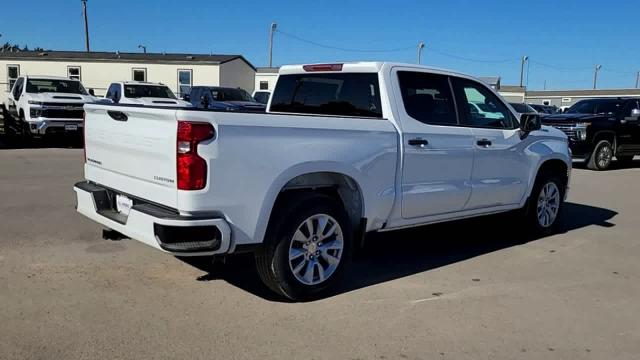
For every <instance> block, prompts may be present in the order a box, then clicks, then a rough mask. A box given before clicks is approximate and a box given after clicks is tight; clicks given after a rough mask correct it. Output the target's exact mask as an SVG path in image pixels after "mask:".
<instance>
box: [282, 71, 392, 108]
mask: <svg viewBox="0 0 640 360" xmlns="http://www.w3.org/2000/svg"><path fill="white" fill-rule="evenodd" d="M270 110H271V111H275V112H285V113H298V114H318V115H336V116H355V117H373V118H382V106H381V104H380V89H379V85H378V75H377V74H375V73H350V74H342V73H322V74H294V75H281V76H280V78H279V79H278V83H277V84H276V88H275V92H274V93H273V100H271V109H270Z"/></svg>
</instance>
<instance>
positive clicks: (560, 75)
mask: <svg viewBox="0 0 640 360" xmlns="http://www.w3.org/2000/svg"><path fill="white" fill-rule="evenodd" d="M634 3H635V4H634ZM88 5H89V17H90V19H89V24H90V31H91V43H92V50H99V51H115V50H119V51H123V52H125V51H126V52H136V51H139V50H138V48H137V45H138V44H144V45H146V46H147V47H148V51H150V52H162V51H165V52H192V53H210V52H213V53H220V54H242V55H244V56H245V57H246V58H247V59H249V61H251V62H252V63H253V64H254V65H256V66H265V65H266V64H267V61H268V58H267V48H268V31H269V24H270V23H271V22H272V21H275V22H277V23H278V27H279V29H280V30H281V31H282V32H283V33H276V37H275V46H274V63H275V64H276V65H281V64H290V63H307V62H326V61H347V60H391V61H402V62H415V61H416V47H417V44H418V43H419V42H420V41H424V42H425V43H426V49H425V51H424V53H423V63H424V64H427V65H432V66H437V67H444V68H449V69H454V70H459V71H463V72H467V73H470V74H473V75H477V76H483V75H499V76H502V78H503V84H517V83H518V82H519V76H520V60H519V59H520V57H521V56H522V55H528V56H529V57H530V58H531V62H530V64H529V69H528V75H529V76H528V85H529V88H532V89H542V88H543V87H544V84H545V81H546V87H547V89H561V88H590V87H592V83H593V73H594V70H593V68H594V66H595V65H596V64H602V65H603V68H602V71H601V72H600V80H599V87H601V88H613V87H634V86H635V73H636V72H637V71H640V27H639V26H638V6H637V5H638V4H637V3H636V2H634V1H628V0H627V1H608V2H602V1H594V0H582V1H575V0H574V1H560V0H557V1H550V0H539V1H527V2H525V1H518V0H512V1H498V0H484V1H465V0H447V1H427V0H423V1H398V0H396V1H379V0H369V1H349V0H340V1H335V0H324V1H305V0H299V1H277V0H272V1H260V2H253V1H203V0H202V1H201V0H191V1H183V2H178V1H168V0H135V1H132V0H129V1H126V0H108V1H107V0H89V4H88ZM3 13H4V14H5V15H3V16H2V17H1V20H0V34H2V38H0V42H5V41H10V42H16V43H19V44H21V45H24V44H28V45H29V46H31V47H33V46H41V47H44V48H47V49H53V50H82V49H83V47H84V38H83V23H82V17H81V3H80V0H64V1H62V0H56V1H51V0H26V1H9V2H7V3H6V4H4V5H3ZM6 14H12V16H6ZM285 34H290V35H295V36H297V37H299V38H303V39H306V40H308V41H311V42H315V43H318V44H323V45H327V46H333V47H338V48H344V49H351V50H366V51H340V50H334V49H327V48H323V47H319V46H315V45H312V44H310V43H307V42H303V41H299V40H297V39H294V38H292V37H290V36H287V35H285ZM394 49H403V50H397V51H387V50H394ZM369 50H375V51H369Z"/></svg>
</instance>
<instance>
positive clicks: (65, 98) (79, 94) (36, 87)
mask: <svg viewBox="0 0 640 360" xmlns="http://www.w3.org/2000/svg"><path fill="white" fill-rule="evenodd" d="M95 100H96V98H95V97H93V96H92V95H89V94H88V93H87V91H86V90H85V89H84V87H83V86H82V84H81V83H80V81H78V80H73V79H67V78H62V77H52V76H22V77H19V78H18V79H17V80H16V82H15V84H14V85H13V88H12V89H11V92H10V93H9V94H8V96H7V98H6V99H5V102H4V104H3V111H4V112H5V122H7V121H8V128H12V129H13V130H16V131H17V132H18V133H20V134H22V136H23V140H26V141H28V140H29V139H31V138H32V137H43V136H45V135H48V134H52V133H67V134H69V133H74V134H81V133H82V116H83V114H84V111H83V109H82V107H83V106H84V104H86V103H90V102H93V101H95Z"/></svg>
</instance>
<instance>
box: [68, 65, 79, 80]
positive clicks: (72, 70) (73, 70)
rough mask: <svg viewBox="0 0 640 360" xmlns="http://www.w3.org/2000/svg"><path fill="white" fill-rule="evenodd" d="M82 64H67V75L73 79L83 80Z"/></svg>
mask: <svg viewBox="0 0 640 360" xmlns="http://www.w3.org/2000/svg"><path fill="white" fill-rule="evenodd" d="M81 74H82V72H81V70H80V66H67V77H68V78H69V79H72V80H78V81H82V76H81Z"/></svg>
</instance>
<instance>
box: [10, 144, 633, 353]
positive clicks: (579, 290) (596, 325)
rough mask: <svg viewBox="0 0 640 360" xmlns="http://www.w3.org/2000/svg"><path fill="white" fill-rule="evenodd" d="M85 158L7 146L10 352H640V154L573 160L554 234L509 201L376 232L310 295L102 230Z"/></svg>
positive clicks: (243, 261)
mask: <svg viewBox="0 0 640 360" xmlns="http://www.w3.org/2000/svg"><path fill="white" fill-rule="evenodd" d="M0 141H1V140H0ZM0 146H1V144H0ZM82 162H83V160H82V150H81V149H73V148H71V149H69V148H65V146H63V145H62V146H59V147H56V148H33V149H1V148H0V305H1V306H0V358H2V359H106V358H108V359H147V358H149V359H151V358H152V359H187V358H188V359H474V360H476V359H599V360H600V359H638V358H640V261H639V259H640V236H639V234H640V221H639V220H640V215H639V214H640V162H639V161H636V163H635V164H634V167H632V168H624V169H622V168H616V169H614V170H611V171H607V172H593V171H588V170H585V169H576V170H574V173H573V178H572V183H571V191H570V195H569V200H568V203H567V204H566V205H567V206H566V207H565V210H564V214H563V215H564V217H563V219H562V223H561V227H560V228H561V229H560V230H561V231H560V233H559V234H557V235H554V236H550V237H545V238H532V237H531V236H529V235H528V234H527V233H526V231H524V229H521V228H517V227H515V226H513V221H512V219H511V218H510V217H508V216H492V217H487V218H480V219H475V220H468V221H462V222H455V223H451V224H441V225H434V226H426V227H421V228H418V229H413V230H407V231H400V232H393V233H385V234H377V235H373V236H369V237H368V239H367V246H366V247H365V249H364V251H363V252H362V253H361V254H359V256H358V258H357V259H356V261H355V263H354V266H353V269H352V272H351V274H350V276H349V277H348V279H347V281H346V282H345V284H344V285H343V286H342V287H341V288H340V289H338V290H337V291H336V292H335V294H333V295H331V296H329V297H328V298H326V299H322V300H319V301H314V302H309V303H289V302H286V301H283V300H282V299H279V298H275V297H274V296H273V295H271V293H270V292H269V291H268V290H266V289H265V288H264V287H263V286H262V284H261V283H260V281H259V280H258V277H257V275H256V274H255V270H254V266H253V262H252V259H251V257H250V256H241V257H236V258H232V259H229V260H228V262H227V263H226V264H216V265H212V264H210V263H209V262H208V261H206V260H202V259H199V260H189V261H185V260H181V259H178V258H174V257H171V256H168V255H166V254H163V253H161V252H159V251H156V250H154V249H152V248H150V247H147V246H145V245H143V244H141V243H138V242H135V241H131V240H121V241H107V240H103V239H102V238H101V230H102V228H101V227H100V226H99V225H97V224H95V223H93V222H91V221H89V220H87V219H85V218H83V217H82V216H80V215H79V214H77V213H76V212H75V210H74V205H75V198H74V192H73V190H72V187H73V184H74V183H75V182H76V181H78V180H81V179H82V165H83V164H82Z"/></svg>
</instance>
